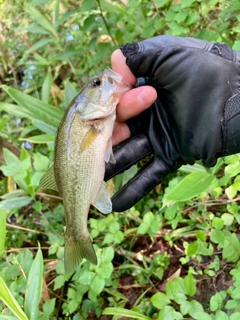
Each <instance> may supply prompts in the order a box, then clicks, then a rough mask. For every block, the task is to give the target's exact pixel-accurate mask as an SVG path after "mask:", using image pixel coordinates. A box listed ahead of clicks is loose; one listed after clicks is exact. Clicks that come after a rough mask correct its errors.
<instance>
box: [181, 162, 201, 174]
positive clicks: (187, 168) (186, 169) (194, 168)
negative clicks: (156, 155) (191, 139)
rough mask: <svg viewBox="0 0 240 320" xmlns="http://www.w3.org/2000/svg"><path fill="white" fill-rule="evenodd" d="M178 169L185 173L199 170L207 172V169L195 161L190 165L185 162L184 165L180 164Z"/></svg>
mask: <svg viewBox="0 0 240 320" xmlns="http://www.w3.org/2000/svg"><path fill="white" fill-rule="evenodd" d="M178 170H179V171H182V172H186V173H191V172H199V171H202V172H207V169H206V168H205V167H204V166H202V165H201V164H198V163H195V164H194V165H192V166H191V165H190V164H186V165H185V166H181V167H180V168H179V169H178Z"/></svg>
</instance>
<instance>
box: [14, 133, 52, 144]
mask: <svg viewBox="0 0 240 320" xmlns="http://www.w3.org/2000/svg"><path fill="white" fill-rule="evenodd" d="M55 137H56V134H54V133H49V134H41V135H38V136H34V137H29V138H21V139H19V140H20V141H28V142H31V143H36V144H39V143H53V142H54V140H55Z"/></svg>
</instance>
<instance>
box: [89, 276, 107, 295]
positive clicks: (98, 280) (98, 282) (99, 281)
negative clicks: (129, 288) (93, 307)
mask: <svg viewBox="0 0 240 320" xmlns="http://www.w3.org/2000/svg"><path fill="white" fill-rule="evenodd" d="M104 286H105V280H104V279H103V278H102V277H100V276H99V275H96V276H95V277H94V279H93V282H92V283H91V289H92V291H94V292H95V293H96V294H97V295H99V294H100V293H101V292H102V291H103V288H104Z"/></svg>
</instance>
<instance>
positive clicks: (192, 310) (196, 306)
mask: <svg viewBox="0 0 240 320" xmlns="http://www.w3.org/2000/svg"><path fill="white" fill-rule="evenodd" d="M203 311H204V310H203V307H202V305H201V304H200V303H199V302H198V301H196V300H192V301H190V303H189V310H188V313H189V314H190V316H191V317H193V318H194V319H197V317H196V315H197V313H199V312H203Z"/></svg>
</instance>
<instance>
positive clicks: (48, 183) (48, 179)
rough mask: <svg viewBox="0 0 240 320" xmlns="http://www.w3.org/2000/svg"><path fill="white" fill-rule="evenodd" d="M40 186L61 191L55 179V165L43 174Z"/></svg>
mask: <svg viewBox="0 0 240 320" xmlns="http://www.w3.org/2000/svg"><path fill="white" fill-rule="evenodd" d="M40 186H41V187H42V188H43V189H50V190H55V191H57V192H59V191H58V187H57V184H56V180H55V177H54V167H53V165H52V166H51V167H50V168H49V169H48V171H47V172H46V173H45V174H44V175H43V176H42V178H41V180H40Z"/></svg>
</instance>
